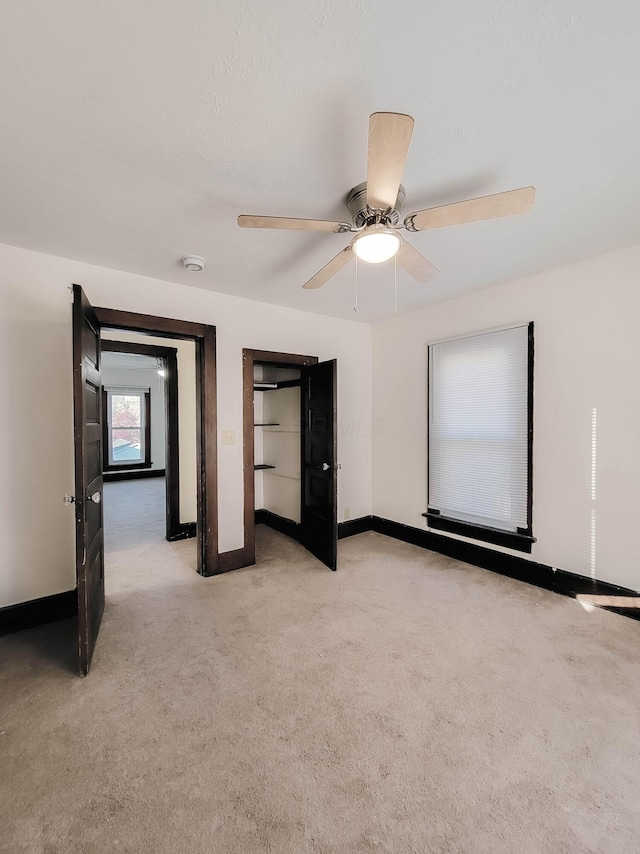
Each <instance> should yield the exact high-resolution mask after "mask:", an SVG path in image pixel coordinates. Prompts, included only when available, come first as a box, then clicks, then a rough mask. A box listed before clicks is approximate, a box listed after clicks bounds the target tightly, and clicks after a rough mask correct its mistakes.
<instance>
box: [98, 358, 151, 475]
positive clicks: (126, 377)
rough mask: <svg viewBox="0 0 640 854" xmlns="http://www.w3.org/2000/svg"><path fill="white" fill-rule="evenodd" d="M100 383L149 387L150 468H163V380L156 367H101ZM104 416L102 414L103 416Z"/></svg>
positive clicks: (121, 386)
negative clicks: (138, 368)
mask: <svg viewBox="0 0 640 854" xmlns="http://www.w3.org/2000/svg"><path fill="white" fill-rule="evenodd" d="M101 377H102V385H103V386H105V387H108V386H112V387H113V388H139V389H149V396H150V401H149V407H150V410H151V468H152V469H163V468H164V464H165V451H166V440H165V432H166V430H165V426H166V423H165V415H164V380H163V379H162V377H161V376H159V375H158V371H157V369H156V368H143V369H141V370H136V369H133V368H122V367H110V366H108V367H105V365H104V364H103V365H102V369H101ZM103 417H104V416H103Z"/></svg>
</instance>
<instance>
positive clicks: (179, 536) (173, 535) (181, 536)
mask: <svg viewBox="0 0 640 854" xmlns="http://www.w3.org/2000/svg"><path fill="white" fill-rule="evenodd" d="M196 532H197V525H196V523H195V522H181V523H180V524H179V525H177V526H176V527H175V528H174V529H173V530H172V531H169V533H168V534H167V540H169V542H170V543H175V542H176V541H177V540H189V539H190V538H191V537H195V535H196Z"/></svg>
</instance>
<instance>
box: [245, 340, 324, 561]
mask: <svg viewBox="0 0 640 854" xmlns="http://www.w3.org/2000/svg"><path fill="white" fill-rule="evenodd" d="M336 370H337V369H336V362H335V361H330V362H322V363H320V362H318V359H317V357H315V356H301V355H294V354H291V353H276V352H271V351H264V350H249V349H245V350H243V401H244V406H243V444H244V501H245V504H244V523H245V545H244V553H245V561H246V564H247V565H249V564H252V563H255V560H256V539H255V526H256V524H257V523H264V524H267V525H269V526H270V527H272V528H274V529H275V530H278V531H280V532H281V533H284V534H286V535H287V536H289V537H291V538H292V539H295V540H297V541H298V542H300V543H301V544H302V545H303V546H304V547H305V548H307V549H308V550H309V551H310V552H312V553H313V554H314V555H315V556H316V557H317V558H319V560H321V561H322V562H323V563H324V564H325V565H326V566H328V567H329V568H330V569H332V570H335V569H336V567H337V469H338V464H337V461H336V456H337V447H336V423H337V413H336V406H337V404H336V397H337V381H336Z"/></svg>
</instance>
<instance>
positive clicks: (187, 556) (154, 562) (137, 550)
mask: <svg viewBox="0 0 640 854" xmlns="http://www.w3.org/2000/svg"><path fill="white" fill-rule="evenodd" d="M103 501H104V537H105V576H104V577H105V589H106V597H107V602H108V603H109V602H113V601H115V600H117V599H119V598H120V597H121V596H123V595H127V594H129V593H131V592H134V591H136V592H140V593H142V592H145V591H146V592H150V590H151V589H158V588H162V587H163V586H164V585H166V584H168V585H173V584H176V583H177V582H179V581H180V580H182V579H183V578H186V577H188V576H191V575H193V573H195V571H196V539H195V538H192V539H189V540H179V541H177V542H175V543H169V542H167V540H166V539H165V480H164V478H160V477H154V478H144V479H142V480H123V481H115V482H112V483H105V484H104V492H103Z"/></svg>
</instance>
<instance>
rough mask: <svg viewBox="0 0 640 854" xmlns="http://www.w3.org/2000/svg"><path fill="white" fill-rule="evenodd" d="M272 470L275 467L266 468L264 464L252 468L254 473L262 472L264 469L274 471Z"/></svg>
mask: <svg viewBox="0 0 640 854" xmlns="http://www.w3.org/2000/svg"><path fill="white" fill-rule="evenodd" d="M274 468H275V466H267V465H265V464H264V463H262V464H261V465H259V466H254V467H253V470H254V471H264V470H265V469H274Z"/></svg>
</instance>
